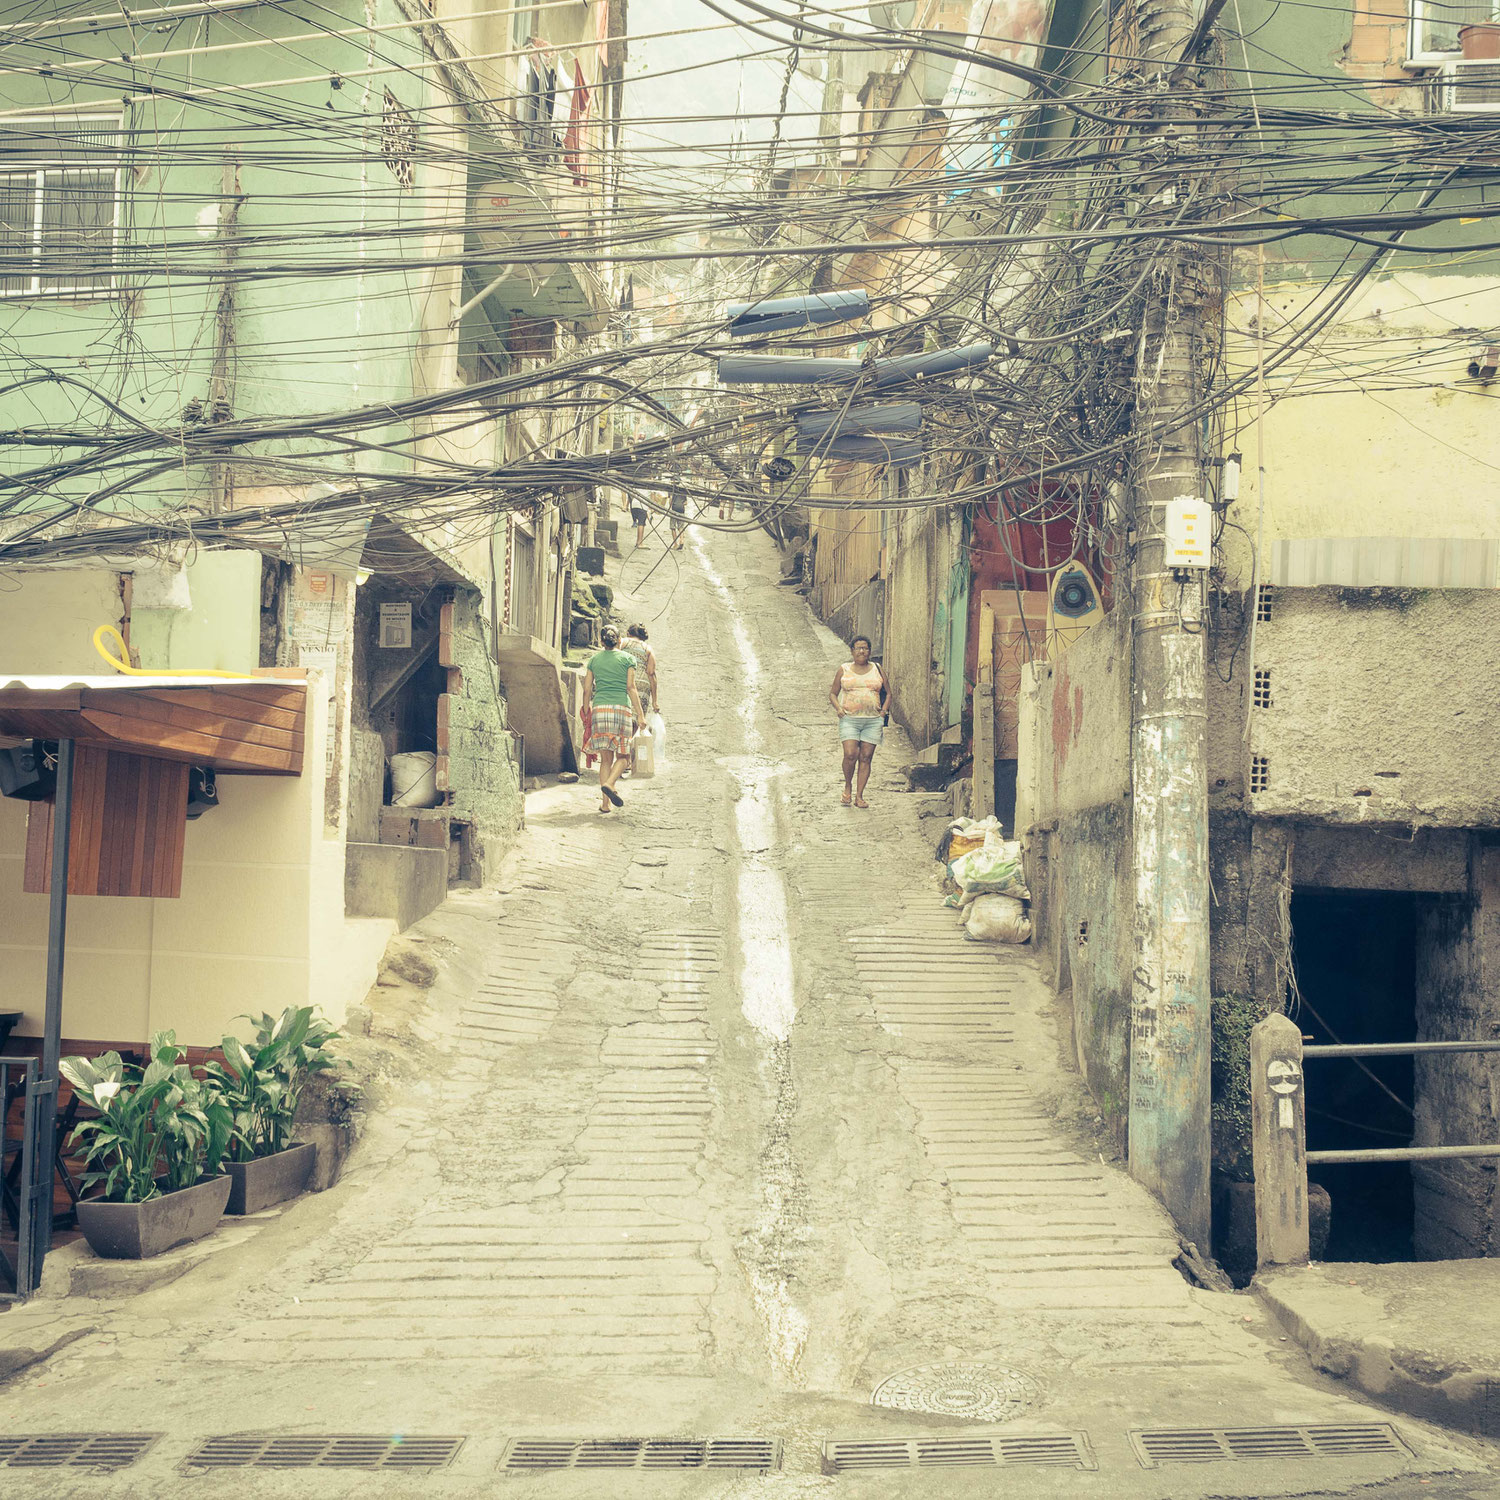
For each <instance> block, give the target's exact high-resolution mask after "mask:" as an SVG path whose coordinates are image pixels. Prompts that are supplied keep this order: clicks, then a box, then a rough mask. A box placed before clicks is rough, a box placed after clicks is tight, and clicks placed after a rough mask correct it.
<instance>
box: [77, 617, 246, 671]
mask: <svg viewBox="0 0 1500 1500" xmlns="http://www.w3.org/2000/svg"><path fill="white" fill-rule="evenodd" d="M107 636H113V637H114V642H115V649H116V650H117V651H118V652H119V655H118V656H111V655H110V654H109V652H108V651H107V650H106V649H105V646H104V640H105V638H106V637H107ZM94 650H95V651H97V652H98V653H99V655H100V656H102V657H103V658H104V659H105V661H107V662H108V663H109V664H110V666H112V667H113V668H114V669H115V670H116V671H117V672H123V673H125V675H126V676H127V677H228V678H230V679H231V680H232V681H234V682H254V681H255V680H256V679H255V677H254V676H253V675H252V674H251V673H249V672H217V671H215V670H213V669H212V668H211V667H204V668H201V669H198V670H194V671H191V672H185V671H176V672H172V671H167V670H165V669H163V668H159V667H152V668H150V669H149V670H147V669H143V668H141V667H132V666H131V665H130V650H129V648H128V647H127V646H126V644H125V637H124V636H123V635H121V634H120V632H119V631H118V630H116V629H115V627H114V626H113V625H101V626H100V627H99V628H98V629H97V630H96V631H95V632H94Z"/></svg>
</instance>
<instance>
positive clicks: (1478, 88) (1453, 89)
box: [1434, 58, 1500, 115]
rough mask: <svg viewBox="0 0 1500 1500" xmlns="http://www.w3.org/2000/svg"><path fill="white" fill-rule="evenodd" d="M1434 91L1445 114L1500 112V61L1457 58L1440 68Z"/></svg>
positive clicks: (1437, 104)
mask: <svg viewBox="0 0 1500 1500" xmlns="http://www.w3.org/2000/svg"><path fill="white" fill-rule="evenodd" d="M1434 93H1435V95H1436V98H1435V100H1434V103H1435V105H1436V107H1437V109H1438V110H1439V111H1440V112H1441V113H1443V114H1451V115H1500V62H1497V61H1492V60H1490V59H1488V58H1486V59H1484V60H1483V61H1480V60H1478V59H1473V60H1470V59H1468V58H1454V60H1453V61H1452V62H1450V63H1444V64H1443V66H1442V67H1441V68H1439V69H1438V72H1437V86H1436V88H1435V90H1434Z"/></svg>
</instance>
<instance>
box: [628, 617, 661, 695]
mask: <svg viewBox="0 0 1500 1500" xmlns="http://www.w3.org/2000/svg"><path fill="white" fill-rule="evenodd" d="M620 650H621V651H623V652H625V654H626V655H627V656H629V657H631V658H633V660H634V661H635V685H636V689H637V691H639V693H640V695H641V706H642V707H643V708H644V709H645V710H646V712H647V713H648V714H650V713H652V712H656V713H660V712H661V702H660V700H659V699H658V698H657V696H656V652H654V651H653V650H652V649H651V648H650V646H648V645H647V644H646V627H645V626H644V625H627V626H626V627H625V636H624V639H623V640H622V641H621V642H620Z"/></svg>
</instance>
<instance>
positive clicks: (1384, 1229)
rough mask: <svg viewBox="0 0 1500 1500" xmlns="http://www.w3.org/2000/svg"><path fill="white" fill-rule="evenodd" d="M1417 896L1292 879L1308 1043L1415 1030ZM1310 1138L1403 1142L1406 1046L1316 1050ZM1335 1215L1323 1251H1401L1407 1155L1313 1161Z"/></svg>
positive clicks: (1302, 1020)
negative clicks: (1351, 1053)
mask: <svg viewBox="0 0 1500 1500" xmlns="http://www.w3.org/2000/svg"><path fill="white" fill-rule="evenodd" d="M1417 899H1418V898H1417V897H1416V896H1415V895H1413V894H1412V893H1411V892H1409V891H1335V890H1298V891H1294V892H1293V894H1292V911H1291V915H1292V934H1293V954H1294V960H1295V965H1296V975H1297V989H1298V992H1299V994H1300V996H1301V1002H1302V1003H1301V1006H1300V1009H1298V1010H1297V1011H1296V1012H1295V1018H1296V1020H1297V1021H1298V1022H1299V1024H1300V1025H1301V1027H1302V1031H1303V1034H1304V1035H1305V1036H1306V1037H1307V1038H1308V1039H1309V1044H1311V1043H1316V1042H1409V1041H1412V1040H1413V1039H1414V1038H1415V1037H1416V1034H1417V1005H1416V1001H1417V994H1416V972H1417V964H1416V956H1417ZM1307 1075H1308V1076H1307V1148H1308V1150H1309V1151H1349V1150H1360V1149H1369V1148H1372V1147H1382V1146H1384V1147H1389V1146H1405V1145H1409V1144H1410V1142H1411V1138H1412V1109H1413V1103H1414V1092H1413V1087H1414V1069H1413V1062H1412V1058H1411V1056H1410V1055H1409V1054H1408V1055H1405V1056H1400V1057H1361V1058H1322V1059H1310V1060H1309V1061H1308V1064H1307ZM1308 1176H1309V1179H1310V1180H1311V1181H1313V1182H1316V1183H1321V1184H1322V1186H1323V1187H1324V1188H1326V1189H1327V1191H1328V1195H1329V1198H1330V1200H1331V1203H1332V1222H1331V1228H1330V1233H1329V1239H1328V1249H1327V1252H1326V1258H1327V1259H1328V1260H1338V1261H1377V1262H1378V1261H1406V1260H1412V1259H1414V1258H1415V1252H1414V1249H1413V1217H1414V1211H1413V1193H1412V1174H1411V1166H1410V1164H1409V1163H1407V1162H1380V1163H1359V1164H1355V1165H1351V1166H1316V1167H1313V1168H1311V1169H1309V1172H1308Z"/></svg>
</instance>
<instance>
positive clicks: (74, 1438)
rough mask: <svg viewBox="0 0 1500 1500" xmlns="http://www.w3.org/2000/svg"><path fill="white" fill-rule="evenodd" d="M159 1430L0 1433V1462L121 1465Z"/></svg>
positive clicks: (51, 1465) (65, 1466)
mask: <svg viewBox="0 0 1500 1500" xmlns="http://www.w3.org/2000/svg"><path fill="white" fill-rule="evenodd" d="M160 1436H161V1433H159V1432H44V1433H38V1434H36V1435H34V1436H32V1437H0V1464H5V1465H7V1466H9V1467H10V1468H12V1469H124V1468H127V1467H128V1466H129V1465H131V1464H133V1463H134V1462H135V1461H136V1459H138V1458H139V1457H140V1456H141V1455H142V1454H143V1453H145V1452H146V1450H147V1449H148V1448H150V1446H151V1445H152V1444H153V1443H154V1442H155V1441H156V1440H157V1439H158V1438H159V1437H160Z"/></svg>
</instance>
